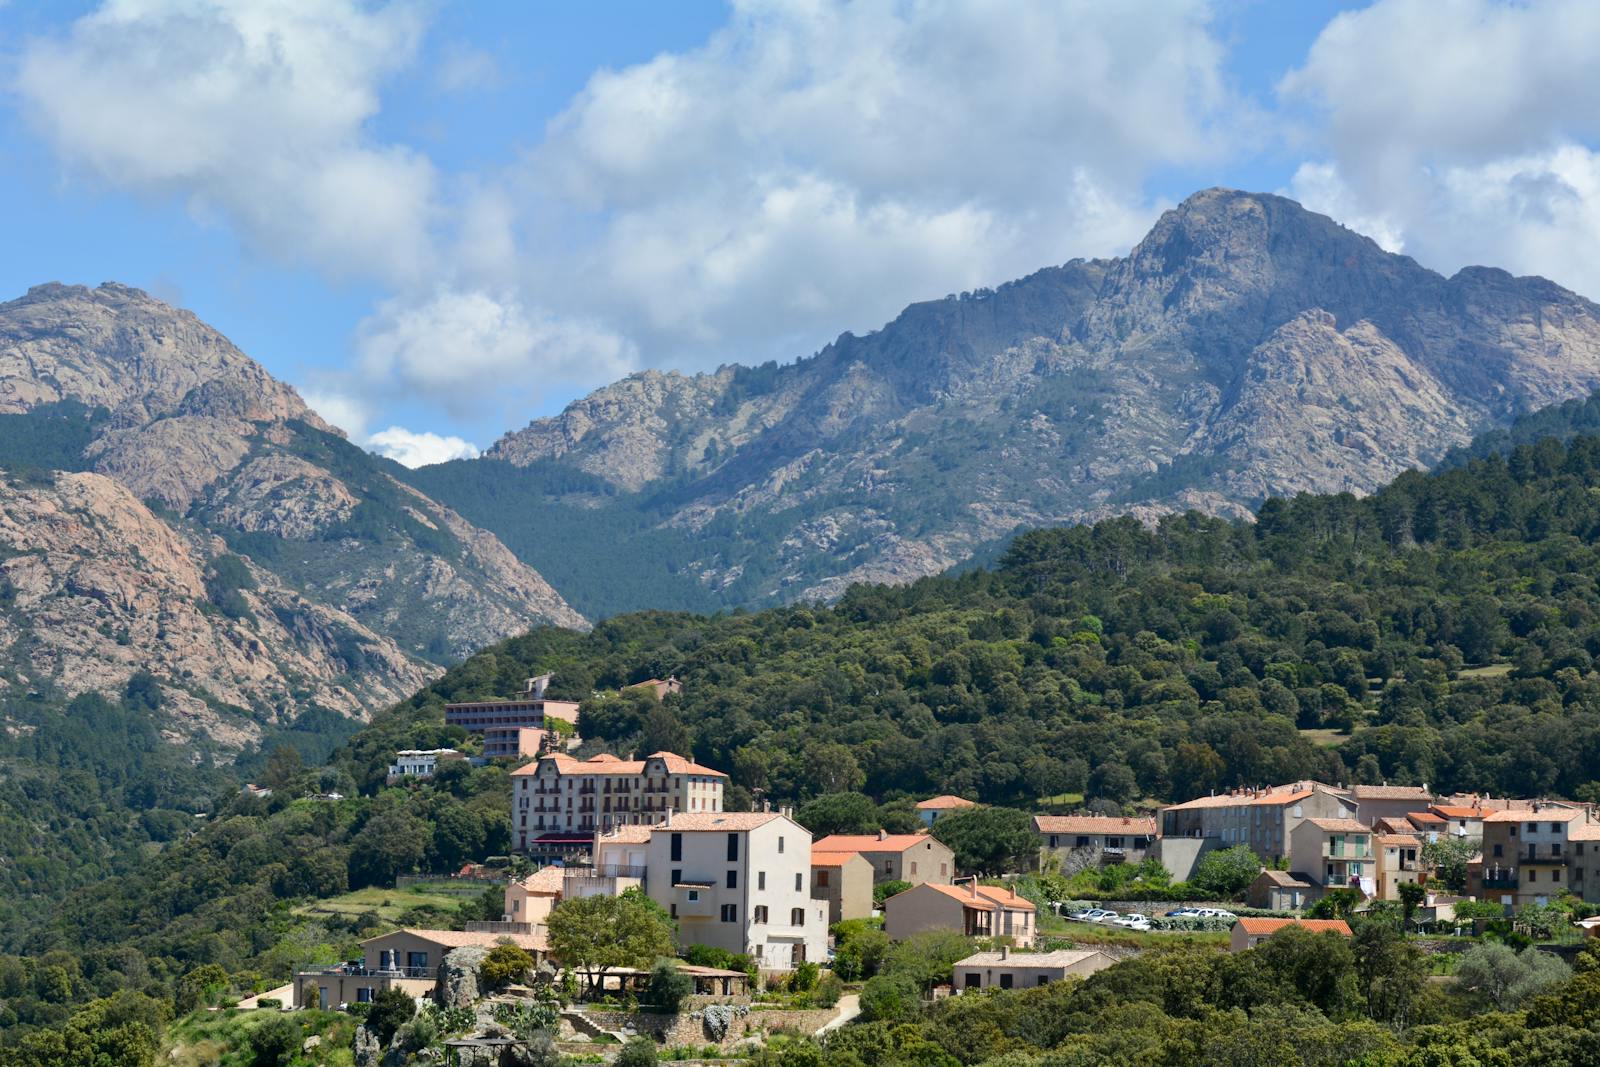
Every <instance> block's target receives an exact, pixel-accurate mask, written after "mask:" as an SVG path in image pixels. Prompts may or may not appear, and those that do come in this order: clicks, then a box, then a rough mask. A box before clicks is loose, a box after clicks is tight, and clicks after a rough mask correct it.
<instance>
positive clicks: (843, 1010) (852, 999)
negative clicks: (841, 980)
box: [817, 993, 861, 1035]
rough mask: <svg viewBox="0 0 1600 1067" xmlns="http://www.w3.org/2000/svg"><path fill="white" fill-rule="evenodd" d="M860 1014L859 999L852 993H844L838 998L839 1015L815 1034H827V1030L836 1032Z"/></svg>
mask: <svg viewBox="0 0 1600 1067" xmlns="http://www.w3.org/2000/svg"><path fill="white" fill-rule="evenodd" d="M860 1014H861V998H860V997H859V996H857V995H856V994H854V993H846V994H845V995H844V996H842V997H840V998H839V1014H838V1015H836V1016H835V1017H834V1019H833V1021H832V1022H829V1023H825V1024H824V1025H823V1027H822V1029H820V1030H818V1031H817V1033H818V1034H819V1035H820V1034H825V1033H827V1032H828V1031H829V1030H837V1029H838V1028H839V1027H841V1026H843V1025H844V1024H845V1023H847V1022H849V1021H850V1020H851V1019H854V1018H855V1017H856V1016H857V1015H860Z"/></svg>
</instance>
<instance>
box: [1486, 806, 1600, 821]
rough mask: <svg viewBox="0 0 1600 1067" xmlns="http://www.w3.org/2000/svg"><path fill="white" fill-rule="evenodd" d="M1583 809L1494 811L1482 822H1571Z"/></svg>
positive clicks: (1579, 816) (1580, 817)
mask: <svg viewBox="0 0 1600 1067" xmlns="http://www.w3.org/2000/svg"><path fill="white" fill-rule="evenodd" d="M1582 818H1583V811H1582V810H1581V809H1579V808H1540V809H1539V810H1538V811H1533V810H1531V809H1523V810H1518V811H1496V812H1491V813H1490V814H1488V815H1485V816H1484V817H1483V821H1484V822H1571V821H1572V820H1573V819H1582Z"/></svg>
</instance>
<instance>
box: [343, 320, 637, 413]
mask: <svg viewBox="0 0 1600 1067" xmlns="http://www.w3.org/2000/svg"><path fill="white" fill-rule="evenodd" d="M356 347H357V349H358V351H359V353H360V357H359V365H358V368H357V370H358V374H359V375H360V379H361V381H363V382H365V383H366V386H367V388H369V389H372V390H375V391H378V392H385V391H402V392H405V393H406V394H408V395H411V396H413V397H417V396H420V397H421V398H422V399H425V400H430V401H435V402H438V403H441V404H443V405H444V406H445V407H446V408H447V409H449V410H450V411H451V412H453V413H457V414H463V415H465V414H471V413H473V412H475V411H480V410H483V409H484V408H486V407H489V408H499V409H501V411H502V413H512V412H515V411H517V410H523V411H525V410H526V405H528V404H530V403H532V402H533V400H534V399H535V398H537V397H538V396H539V395H540V393H541V391H542V390H544V389H546V388H548V387H549V386H550V385H552V384H556V383H559V384H570V383H572V382H574V381H579V382H588V381H592V380H599V381H609V380H610V379H612V378H614V377H617V376H618V375H620V374H623V373H626V371H627V369H628V368H630V367H631V366H632V365H633V363H634V361H635V359H636V353H635V352H634V351H633V348H632V346H631V345H630V344H629V343H628V342H627V341H625V340H624V339H623V338H621V337H618V336H616V335H615V334H612V333H609V332H608V331H606V330H605V329H604V328H603V327H599V326H594V325H590V324H586V323H583V322H581V321H579V320H576V319H573V318H557V317H554V316H552V315H549V314H547V313H544V312H540V311H537V310H533V309H529V308H526V307H524V306H523V304H522V303H521V302H520V301H519V300H518V299H517V298H516V297H515V296H514V295H504V296H494V295H490V294H489V293H485V292H481V291H475V290H471V291H468V290H458V289H450V288H442V289H440V290H438V291H436V292H435V293H433V294H432V295H431V296H430V297H428V298H426V299H398V298H397V299H393V300H388V301H385V302H384V303H383V304H382V305H380V306H379V308H378V309H377V311H376V312H374V314H373V315H372V316H371V317H369V318H368V319H367V320H366V321H365V322H363V323H362V324H361V327H360V330H359V331H358V336H357V342H356Z"/></svg>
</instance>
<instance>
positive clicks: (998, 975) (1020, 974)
mask: <svg viewBox="0 0 1600 1067" xmlns="http://www.w3.org/2000/svg"><path fill="white" fill-rule="evenodd" d="M1115 962H1116V961H1115V960H1113V959H1112V958H1111V957H1110V956H1107V955H1106V954H1105V953H1104V952H1100V951H1098V950H1096V949H1058V950H1056V951H1055V952H1012V951H1011V950H1010V949H1008V948H1001V949H1000V950H999V951H998V952H979V953H976V954H974V955H971V956H968V957H967V958H966V959H964V960H961V961H960V962H959V963H957V964H956V965H955V978H954V982H955V988H956V992H958V993H959V992H961V991H962V990H965V989H1032V988H1034V987H1035V986H1042V985H1049V984H1050V983H1051V982H1059V981H1061V980H1062V979H1063V978H1068V977H1070V976H1072V975H1078V976H1079V977H1087V976H1089V975H1091V974H1093V973H1094V972H1096V971H1103V970H1105V969H1106V968H1107V967H1109V966H1111V965H1112V964H1113V963H1115Z"/></svg>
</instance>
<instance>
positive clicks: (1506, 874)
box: [1483, 867, 1517, 889]
mask: <svg viewBox="0 0 1600 1067" xmlns="http://www.w3.org/2000/svg"><path fill="white" fill-rule="evenodd" d="M1483 888H1485V889H1515V888H1517V869H1516V868H1515V867H1500V868H1492V869H1490V870H1487V871H1484V872H1483Z"/></svg>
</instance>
